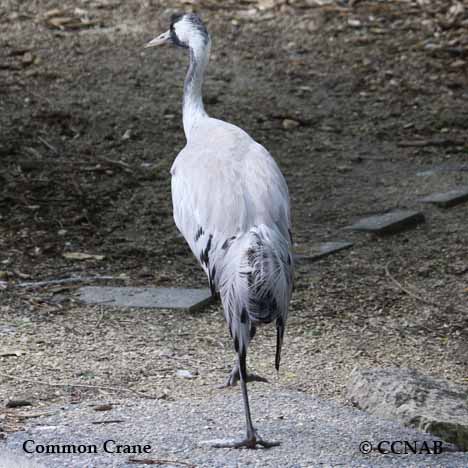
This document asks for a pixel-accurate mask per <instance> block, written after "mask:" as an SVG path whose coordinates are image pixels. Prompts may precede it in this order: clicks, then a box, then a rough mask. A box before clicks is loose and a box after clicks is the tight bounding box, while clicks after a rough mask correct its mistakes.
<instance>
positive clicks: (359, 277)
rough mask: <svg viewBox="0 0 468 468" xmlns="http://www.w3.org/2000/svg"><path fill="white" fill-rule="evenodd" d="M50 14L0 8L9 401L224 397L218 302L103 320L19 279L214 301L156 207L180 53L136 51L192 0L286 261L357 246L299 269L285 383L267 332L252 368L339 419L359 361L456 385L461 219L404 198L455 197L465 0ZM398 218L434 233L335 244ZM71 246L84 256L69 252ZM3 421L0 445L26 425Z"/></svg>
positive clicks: (0, 338)
mask: <svg viewBox="0 0 468 468" xmlns="http://www.w3.org/2000/svg"><path fill="white" fill-rule="evenodd" d="M319 3H327V4H326V5H322V6H317V4H319ZM60 5H62V6H60V10H55V11H54V9H56V8H57V2H52V1H46V0H36V1H33V2H19V1H12V0H10V1H8V0H7V1H6V2H5V1H4V2H2V6H1V7H0V35H1V42H2V44H1V47H0V111H1V112H0V129H1V133H0V372H1V375H0V400H1V401H3V402H5V401H6V400H8V399H24V400H28V401H29V402H31V404H32V407H33V408H28V409H27V411H26V413H27V414H28V413H29V415H31V414H32V415H34V413H35V412H37V411H40V408H41V407H45V406H47V405H49V404H50V403H52V402H54V403H57V402H70V401H72V402H74V401H83V400H85V401H86V400H91V399H93V400H95V399H96V398H97V397H99V398H102V399H104V400H108V401H112V399H113V398H117V397H125V396H126V393H125V392H124V391H120V392H114V391H109V390H105V389H102V388H86V387H73V386H69V385H67V384H70V383H74V384H81V385H90V386H100V385H101V386H113V387H123V388H129V389H133V390H135V391H138V392H141V393H145V394H147V395H152V396H156V397H158V398H166V399H177V398H182V397H185V398H187V397H190V396H191V397H193V398H206V397H208V396H209V395H212V394H214V393H216V392H219V391H234V392H238V389H234V390H219V389H217V388H216V385H217V384H219V383H221V382H222V381H223V380H224V378H225V375H226V373H227V372H228V370H229V368H230V365H231V363H232V361H233V359H234V353H233V350H232V345H231V343H230V341H229V339H228V333H227V330H226V327H225V324H224V321H223V316H222V312H221V309H220V306H219V305H215V306H212V307H210V308H208V309H207V310H205V311H203V312H198V313H192V314H185V313H180V312H170V311H148V310H114V309H109V308H106V307H104V306H96V307H84V306H82V305H80V304H79V302H78V301H77V299H76V294H75V293H76V289H77V287H78V286H81V285H83V284H88V283H85V282H84V283H80V284H64V285H48V286H47V287H37V288H31V287H21V284H22V283H27V282H36V281H42V280H51V279H59V278H67V277H71V276H86V277H88V276H107V275H109V276H112V277H113V278H114V279H113V280H108V281H100V282H99V283H96V282H94V283H92V284H113V285H145V286H150V285H151V286H174V285H178V286H181V287H182V286H196V287H202V286H206V278H205V277H204V275H203V273H202V271H201V269H200V268H199V266H198V265H197V264H196V261H195V259H194V258H192V255H191V253H190V252H189V249H188V247H187V246H186V244H185V242H184V240H183V239H182V238H181V236H180V235H179V234H178V232H177V229H176V227H175V225H174V222H173V219H172V206H171V201H170V176H169V168H170V166H171V163H172V161H173V159H174V157H175V156H176V154H177V152H178V151H179V150H180V149H181V148H182V147H183V146H184V143H185V139H184V135H183V131H182V124H181V94H182V82H183V78H184V74H185V69H186V64H187V57H186V56H185V54H184V53H183V51H180V50H175V49H171V48H166V49H162V50H149V51H147V50H144V49H143V48H142V46H143V45H144V43H145V42H146V41H148V40H149V39H151V38H153V37H154V36H155V35H157V34H158V33H159V32H161V31H163V30H165V29H167V27H168V24H169V17H170V15H171V14H172V13H173V12H175V11H180V10H183V9H185V10H189V9H190V8H193V6H194V5H195V7H196V10H197V11H199V12H200V13H201V14H202V16H203V18H204V19H205V20H206V22H207V24H208V27H209V30H210V31H211V33H212V36H213V49H212V60H211V63H210V66H209V70H208V74H207V78H206V82H205V102H206V107H207V110H208V112H209V113H210V114H211V115H213V116H216V117H219V118H222V119H225V120H227V121H230V122H233V123H236V124H237V125H239V126H241V127H242V128H244V129H246V130H247V131H248V132H249V133H250V134H251V135H252V136H253V137H254V138H256V139H257V140H258V141H259V142H261V143H262V144H264V145H265V146H266V147H267V148H268V149H269V150H270V151H271V153H272V155H273V156H274V157H275V158H276V160H277V161H278V163H279V165H280V167H281V169H282V171H283V172H284V174H285V176H286V179H287V181H288V184H289V188H290V193H291V201H292V210H293V231H294V237H295V242H296V248H297V251H298V252H307V250H308V249H309V248H310V247H311V246H312V245H313V244H314V243H316V242H322V241H329V240H351V241H353V242H354V248H353V249H352V250H349V251H345V252H343V253H340V254H337V255H335V256H331V257H327V258H326V259H323V260H321V261H319V262H316V263H302V264H300V265H298V267H297V274H296V291H295V293H294V296H293V300H292V304H291V310H290V320H289V326H288V330H287V337H286V341H285V349H284V354H283V367H282V369H281V372H280V374H279V376H278V377H277V376H276V375H275V372H274V366H273V360H274V345H275V342H274V339H273V333H274V330H273V329H265V330H264V331H263V330H261V331H260V332H259V334H258V337H256V339H255V340H254V342H253V345H252V348H251V351H250V354H249V363H250V365H251V367H252V368H253V369H254V370H255V371H256V372H258V373H260V374H263V375H265V376H267V377H268V378H269V379H270V380H271V385H274V386H276V385H278V386H282V387H283V388H290V389H296V390H302V391H304V392H309V393H313V394H316V395H319V396H322V397H325V398H332V399H336V400H338V401H341V402H343V403H346V393H345V387H346V382H347V379H348V376H349V373H350V372H351V370H352V369H353V368H354V367H355V366H360V367H368V366H404V367H413V368H416V369H419V370H420V371H421V372H423V373H425V374H429V375H433V376H436V377H442V378H446V379H448V380H450V381H452V382H455V383H458V384H460V385H464V386H465V387H467V388H468V345H467V343H468V306H467V302H468V301H467V299H468V234H467V232H468V216H467V213H468V210H467V204H464V205H459V206H457V207H454V208H451V209H447V210H441V209H437V208H434V207H431V206H428V205H422V204H421V203H419V202H418V200H419V199H420V198H421V197H422V196H424V195H428V194H430V193H432V192H438V191H444V190H448V189H451V188H453V187H456V186H461V185H468V139H467V135H468V133H467V131H468V91H467V90H468V34H467V32H468V2H467V1H464V2H448V1H440V2H437V1H434V2H425V1H410V0H408V1H390V2H387V1H385V2H383V1H382V2H378V1H372V2H371V1H357V2H356V1H354V2H352V1H349V2H345V1H343V2H336V3H333V2H314V1H306V0H304V1H293V0H290V1H289V2H287V1H265V0H263V1H245V0H244V1H238V2H234V1H226V2H214V1H211V0H210V1H204V0H200V1H198V2H188V1H187V2H175V1H167V2H166V1H165V2H158V1H152V0H141V1H135V2H123V1H119V0H88V1H85V0H83V1H75V2H66V1H65V2H61V3H60ZM63 5H65V6H63ZM67 5H68V6H67ZM457 5H458V6H457ZM434 167H439V168H440V167H443V168H444V170H440V171H430V169H431V168H434ZM394 208H409V209H422V210H423V211H424V214H425V216H426V223H425V224H424V225H422V226H420V227H418V228H417V229H414V230H411V231H407V232H404V233H401V234H397V235H393V236H390V237H384V238H379V237H374V236H369V235H365V234H357V233H353V232H350V231H348V230H346V229H344V228H345V227H346V226H348V225H349V224H351V223H352V222H353V221H355V220H357V219H359V218H361V217H364V216H367V215H371V214H375V213H382V212H385V211H387V210H391V209H394ZM77 252H79V253H87V254H90V255H91V257H90V258H88V259H84V260H77V259H73V258H67V254H70V253H77ZM93 256H94V257H93ZM96 256H97V257H96ZM100 256H103V257H100ZM68 257H70V256H69V255H68ZM405 290H406V291H409V292H410V293H411V294H408V293H407V292H405ZM180 369H184V370H189V371H190V372H191V373H192V375H193V378H192V379H184V378H181V377H178V376H176V372H177V370H180ZM6 375H10V376H13V377H14V378H9V377H7V376H6ZM38 382H43V383H49V384H54V383H55V384H57V385H56V386H53V385H43V384H40V383H38ZM255 385H262V384H255ZM263 385H265V384H263ZM265 391H268V387H265ZM239 398H240V395H239ZM3 406H4V404H3ZM4 411H5V410H0V432H1V430H2V429H3V430H11V429H12V428H14V427H17V426H18V424H17V421H16V416H17V415H18V414H19V413H21V414H24V413H25V410H24V409H22V408H21V409H11V410H10V409H8V410H6V412H4ZM2 412H3V413H2Z"/></svg>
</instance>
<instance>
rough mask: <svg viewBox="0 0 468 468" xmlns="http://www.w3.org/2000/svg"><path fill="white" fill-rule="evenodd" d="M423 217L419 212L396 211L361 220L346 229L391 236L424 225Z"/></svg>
mask: <svg viewBox="0 0 468 468" xmlns="http://www.w3.org/2000/svg"><path fill="white" fill-rule="evenodd" d="M424 221H425V218H424V215H423V214H422V213H421V212H419V211H409V210H396V211H392V212H390V213H385V214H383V215H377V216H371V217H369V218H363V219H361V220H359V221H358V222H357V223H355V224H353V225H352V226H349V227H348V228H347V229H351V230H353V231H363V232H369V233H373V234H380V235H382V234H393V233H396V232H400V231H404V230H405V229H409V228H412V227H414V226H417V225H418V224H421V223H424Z"/></svg>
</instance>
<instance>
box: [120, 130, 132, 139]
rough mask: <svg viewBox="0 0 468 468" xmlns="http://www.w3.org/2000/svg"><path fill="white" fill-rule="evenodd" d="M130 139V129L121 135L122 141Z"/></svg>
mask: <svg viewBox="0 0 468 468" xmlns="http://www.w3.org/2000/svg"><path fill="white" fill-rule="evenodd" d="M130 138H132V130H131V129H130V128H128V129H127V130H125V133H124V134H123V135H122V140H124V141H125V140H130Z"/></svg>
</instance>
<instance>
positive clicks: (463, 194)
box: [421, 187, 468, 208]
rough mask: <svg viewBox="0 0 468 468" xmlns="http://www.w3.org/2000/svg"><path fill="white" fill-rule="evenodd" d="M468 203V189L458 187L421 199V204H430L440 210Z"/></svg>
mask: <svg viewBox="0 0 468 468" xmlns="http://www.w3.org/2000/svg"><path fill="white" fill-rule="evenodd" d="M466 201H468V187H460V188H457V189H454V190H450V191H448V192H440V193H433V194H431V195H428V196H427V197H424V198H423V199H421V202H423V203H432V204H434V205H437V206H440V207H441V208H450V207H451V206H455V205H458V204H459V203H463V202H466Z"/></svg>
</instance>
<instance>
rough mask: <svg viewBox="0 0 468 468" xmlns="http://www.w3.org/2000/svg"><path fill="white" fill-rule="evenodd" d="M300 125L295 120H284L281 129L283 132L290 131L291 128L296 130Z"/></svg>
mask: <svg viewBox="0 0 468 468" xmlns="http://www.w3.org/2000/svg"><path fill="white" fill-rule="evenodd" d="M299 125H301V124H300V123H299V122H298V121H297V120H293V119H284V120H283V128H284V129H285V130H292V129H293V128H297V127H299Z"/></svg>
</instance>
